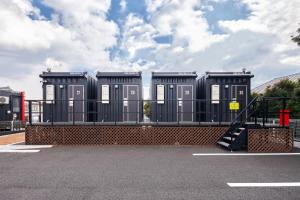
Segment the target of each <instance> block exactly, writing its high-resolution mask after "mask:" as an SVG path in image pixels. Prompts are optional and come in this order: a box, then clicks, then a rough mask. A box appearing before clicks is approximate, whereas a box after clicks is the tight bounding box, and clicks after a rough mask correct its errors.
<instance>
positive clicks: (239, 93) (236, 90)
mask: <svg viewBox="0 0 300 200" xmlns="http://www.w3.org/2000/svg"><path fill="white" fill-rule="evenodd" d="M231 100H232V101H234V100H235V101H236V102H238V103H239V107H240V108H239V110H237V111H231V121H232V120H234V119H235V118H236V117H237V115H238V114H239V113H240V112H241V111H242V110H243V109H244V108H245V107H246V106H247V104H248V96H247V85H232V86H231ZM247 113H248V112H247V111H246V112H245V113H244V114H242V118H241V119H245V118H246V116H247Z"/></svg>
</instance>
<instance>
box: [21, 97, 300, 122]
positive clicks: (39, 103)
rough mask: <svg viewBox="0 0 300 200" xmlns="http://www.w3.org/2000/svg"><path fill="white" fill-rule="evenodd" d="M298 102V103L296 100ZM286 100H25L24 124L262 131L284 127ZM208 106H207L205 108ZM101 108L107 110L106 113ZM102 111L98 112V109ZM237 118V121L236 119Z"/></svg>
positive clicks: (293, 115) (288, 112)
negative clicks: (245, 126) (242, 125)
mask: <svg viewBox="0 0 300 200" xmlns="http://www.w3.org/2000/svg"><path fill="white" fill-rule="evenodd" d="M298 100H299V99H298ZM290 101H294V99H288V98H260V99H257V100H255V101H254V102H253V103H252V104H251V105H247V104H246V103H245V100H244V99H243V100H239V99H224V100H222V99H220V100H217V101H216V100H211V99H194V100H177V99H176V100H166V99H165V100H163V102H161V100H160V101H157V100H130V99H128V100H126V101H125V100H110V101H109V102H102V101H98V100H82V101H80V100H67V101H66V100H51V101H49V100H48V101H46V100H26V105H27V106H26V112H25V115H26V121H27V124H47V125H59V124H71V125H82V124H89V125H117V124H122V125H126V124H128V125H136V124H142V125H147V124H149V125H172V126H174V125H180V126H181V125H199V126H201V125H205V126H207V125H212V126H224V125H229V124H230V123H231V122H232V121H233V120H241V121H243V120H246V121H247V123H252V124H257V125H261V126H263V127H287V126H289V125H288V124H287V123H286V122H287V121H288V120H289V119H287V117H288V115H289V116H290V118H293V119H299V112H298V111H297V110H295V109H294V110H288V109H289V108H290V107H289V106H290V103H289V102H290ZM299 102H300V101H299ZM207 105H210V106H207ZM103 106H106V107H105V109H104V108H103ZM100 107H101V109H99V108H100ZM242 111H243V112H242ZM237 117H238V119H236V118H237Z"/></svg>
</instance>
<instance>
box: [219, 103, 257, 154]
mask: <svg viewBox="0 0 300 200" xmlns="http://www.w3.org/2000/svg"><path fill="white" fill-rule="evenodd" d="M256 100H257V98H254V99H253V100H252V101H251V102H250V103H249V104H248V105H247V106H246V107H245V108H244V109H243V110H241V112H240V113H239V114H238V115H237V116H236V118H235V119H234V120H233V121H232V122H231V124H230V126H229V129H228V130H227V131H226V132H225V133H224V135H223V136H222V137H221V138H220V139H219V141H218V142H217V143H218V145H220V146H221V147H223V148H225V149H228V150H230V151H239V150H245V149H247V143H248V127H249V126H252V125H253V124H250V123H247V121H248V119H249V118H250V117H251V116H252V115H253V114H254V113H255V112H256V111H257V107H256Z"/></svg>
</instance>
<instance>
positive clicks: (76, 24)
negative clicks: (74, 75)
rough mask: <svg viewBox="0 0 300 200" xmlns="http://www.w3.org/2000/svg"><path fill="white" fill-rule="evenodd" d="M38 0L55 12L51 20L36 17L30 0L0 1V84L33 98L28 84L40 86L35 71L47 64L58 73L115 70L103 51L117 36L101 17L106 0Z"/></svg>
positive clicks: (111, 24)
mask: <svg viewBox="0 0 300 200" xmlns="http://www.w3.org/2000/svg"><path fill="white" fill-rule="evenodd" d="M43 2H44V3H46V4H47V5H48V6H49V7H51V8H52V9H53V10H54V11H55V13H54V14H53V15H52V16H53V17H54V18H53V19H51V20H47V19H45V18H44V17H43V16H41V14H40V11H39V9H38V8H36V7H33V6H32V2H31V0H13V1H10V0H2V1H1V2H0V30H1V31H0V66H1V71H2V74H1V78H0V84H10V85H11V86H12V87H14V86H15V88H16V89H19V90H23V89H24V90H26V92H27V94H28V96H30V97H35V98H38V97H41V92H40V91H38V89H37V90H35V89H33V88H36V87H38V88H39V87H40V83H39V77H38V74H39V73H41V72H42V70H45V69H46V68H47V66H51V67H52V68H54V70H60V71H61V70H76V71H80V70H90V71H96V70H104V69H105V68H107V66H113V67H114V68H115V69H118V66H119V65H118V64H116V63H111V61H110V57H109V56H110V55H109V51H108V49H109V48H111V47H113V46H114V45H116V44H117V35H118V34H119V30H118V26H117V25H116V24H115V23H114V22H112V21H108V20H107V19H106V13H107V11H108V9H109V8H110V1H109V0H108V1H98V0H86V1H83V2H80V3H79V4H78V3H77V4H76V3H74V1H70V0H63V1H62V0H51V1H50V0H49V1H48V0H45V1H43ZM8 67H9V68H8ZM3 68H7V69H8V70H3ZM16 72H17V73H16ZM4 77H7V78H4ZM16 79H17V80H19V81H16ZM33 81H35V84H34V83H33ZM20 82H21V83H20ZM22 88H23V89H22Z"/></svg>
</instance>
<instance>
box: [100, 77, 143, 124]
mask: <svg viewBox="0 0 300 200" xmlns="http://www.w3.org/2000/svg"><path fill="white" fill-rule="evenodd" d="M96 77H97V80H98V81H97V100H98V104H97V113H98V119H97V121H98V122H139V121H143V86H142V73H141V72H98V73H97V75H96Z"/></svg>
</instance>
